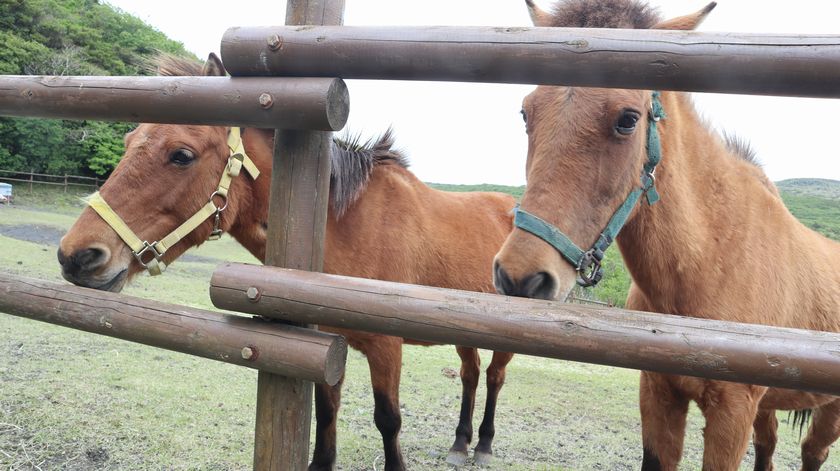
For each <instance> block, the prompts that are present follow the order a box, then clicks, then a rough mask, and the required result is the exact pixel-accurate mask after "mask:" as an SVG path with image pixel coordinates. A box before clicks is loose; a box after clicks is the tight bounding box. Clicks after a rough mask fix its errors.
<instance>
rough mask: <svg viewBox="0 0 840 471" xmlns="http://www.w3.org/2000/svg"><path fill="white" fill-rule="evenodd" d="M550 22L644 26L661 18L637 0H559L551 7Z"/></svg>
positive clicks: (578, 25) (582, 25)
mask: <svg viewBox="0 0 840 471" xmlns="http://www.w3.org/2000/svg"><path fill="white" fill-rule="evenodd" d="M550 18H551V19H550V21H551V26H555V27H565V28H628V29H647V28H650V27H651V26H653V25H655V24H656V23H658V22H659V21H661V17H660V15H659V12H658V11H657V10H656V8H654V7H651V6H650V5H648V4H647V3H645V2H642V1H639V0H560V1H558V2H557V3H555V4H554V6H553V7H552V9H551V17H550Z"/></svg>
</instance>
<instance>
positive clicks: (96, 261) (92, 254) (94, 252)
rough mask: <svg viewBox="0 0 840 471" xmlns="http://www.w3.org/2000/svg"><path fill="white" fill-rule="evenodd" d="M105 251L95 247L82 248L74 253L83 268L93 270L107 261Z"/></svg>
mask: <svg viewBox="0 0 840 471" xmlns="http://www.w3.org/2000/svg"><path fill="white" fill-rule="evenodd" d="M104 255H105V252H104V251H102V250H101V249H95V248H93V247H91V248H87V249H82V250H79V251H78V252H76V253H75V254H73V258H75V259H76V263H77V264H78V265H79V267H81V269H82V270H92V269H94V268H97V267H99V266H100V265H102V264H103V263H105V257H104Z"/></svg>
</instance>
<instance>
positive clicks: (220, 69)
mask: <svg viewBox="0 0 840 471" xmlns="http://www.w3.org/2000/svg"><path fill="white" fill-rule="evenodd" d="M201 75H206V76H220V77H224V76H225V75H227V71H226V70H225V66H224V65H222V60H221V59H219V56H217V55H216V54H215V53H213V52H211V53H210V55H209V56H207V62H205V63H204V67H203V68H202V69H201Z"/></svg>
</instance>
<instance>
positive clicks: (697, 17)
mask: <svg viewBox="0 0 840 471" xmlns="http://www.w3.org/2000/svg"><path fill="white" fill-rule="evenodd" d="M716 6H717V2H712V3H710V4H708V5H706V6H705V7H703V9H702V10H700V11H696V12H694V13H691V14H688V15H685V16H678V17H676V18H671V19H670V20H665V21H662V22H660V23H657V24H655V25H653V26H651V29H679V30H692V29H697V27H698V26H700V23H702V22H703V20H705V19H706V17H707V16H708V15H709V13H711V11H712V10H714V9H715V7H716Z"/></svg>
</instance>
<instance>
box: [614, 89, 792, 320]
mask: <svg viewBox="0 0 840 471" xmlns="http://www.w3.org/2000/svg"><path fill="white" fill-rule="evenodd" d="M662 100H663V105H664V107H665V111H666V113H667V115H668V118H667V119H666V120H664V121H662V122H660V124H659V126H661V139H662V152H663V161H662V163H661V165H660V166H659V168H658V169H657V173H656V177H657V180H656V186H657V189H658V191H659V193H660V194H661V196H662V199H661V201H659V202H658V203H657V204H655V205H653V206H648V205H647V204H646V203H644V202H643V203H641V205H640V207H639V209H638V212H637V214H636V216H634V218H633V219H632V220H631V221H630V222H629V223H628V224H627V226H626V227H625V229H624V230H623V231H622V233H621V235H620V236H619V237H618V244H619V248H620V249H621V252H622V255H623V256H624V259H625V262H626V263H627V266H628V269H629V270H630V272H631V274H632V275H633V280H634V283H636V284H637V285H638V287H639V288H640V290H641V292H642V293H643V294H644V296H645V298H647V299H646V301H647V302H648V303H649V304H650V305H651V306H652V307H653V308H654V309H655V310H657V311H659V312H668V313H674V314H690V315H698V316H704V317H705V316H708V317H718V316H725V317H726V318H728V319H731V320H742V321H747V322H761V321H762V320H756V319H755V318H754V317H749V315H748V314H738V313H737V312H734V311H735V310H736V307H738V306H736V305H737V304H738V303H739V302H744V301H743V299H747V300H749V299H751V298H750V297H751V296H761V295H763V294H762V293H761V292H760V291H761V290H762V289H763V290H765V291H766V290H767V288H766V287H761V286H758V287H757V284H761V283H769V282H770V281H771V280H770V278H773V276H774V274H773V273H772V271H771V272H769V273H768V269H767V263H766V262H767V261H769V260H773V261H774V263H773V265H776V264H778V266H784V265H785V264H786V263H787V262H788V261H787V260H784V258H785V257H787V258H792V257H789V256H788V254H787V253H786V252H785V248H784V247H780V246H779V242H778V240H779V239H780V238H792V239H796V238H799V237H801V236H802V231H800V230H799V228H801V225H799V224H798V223H797V222H796V221H795V220H794V219H793V217H792V216H791V215H790V213H789V212H788V211H787V209H786V208H785V207H784V204H783V203H782V201H781V199H780V198H779V197H778V194H777V193H776V192H775V189H774V187H772V184H770V183H769V181H767V180H766V179H764V180H763V181H762V178H758V176H759V174H758V172H757V169H756V168H755V167H753V166H752V164H749V163H747V162H744V161H743V160H741V159H739V158H737V157H735V156H733V155H731V154H730V153H729V151H728V150H727V149H726V146H725V144H724V143H723V142H722V140H721V139H720V138H718V137H716V136H715V135H714V134H713V133H712V132H711V131H710V130H709V129H707V127H706V125H705V123H703V122H702V121H701V120H700V119H699V118H698V117H697V115H696V113H695V112H694V110H693V107H692V105H691V102H690V100H689V99H688V97H687V96H685V95H683V94H677V93H665V94H663V97H662ZM643 200H644V199H643ZM788 240H790V239H788ZM777 251H778V252H777ZM790 263H792V264H796V263H797V261H795V260H790ZM771 270H772V269H771ZM762 278H767V279H762ZM772 281H778V278H776V279H774V280H772ZM780 289H781V288H780ZM739 290H740V291H741V293H742V298H743V299H742V300H740V301H736V300H735V298H736V296H735V295H736V293H737V292H738V291H739ZM757 290H758V291H757ZM743 293H745V294H743ZM768 296H770V297H772V294H769V293H768ZM768 299H769V298H768ZM779 302H782V301H781V300H779ZM729 309H731V310H732V312H730V311H729ZM752 310H753V311H754V310H755V306H753V307H752ZM745 311H750V309H749V308H746V309H745ZM739 316H747V317H741V318H739ZM764 321H767V322H766V323H785V321H784V320H780V318H776V319H764Z"/></svg>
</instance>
